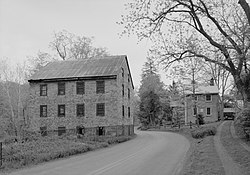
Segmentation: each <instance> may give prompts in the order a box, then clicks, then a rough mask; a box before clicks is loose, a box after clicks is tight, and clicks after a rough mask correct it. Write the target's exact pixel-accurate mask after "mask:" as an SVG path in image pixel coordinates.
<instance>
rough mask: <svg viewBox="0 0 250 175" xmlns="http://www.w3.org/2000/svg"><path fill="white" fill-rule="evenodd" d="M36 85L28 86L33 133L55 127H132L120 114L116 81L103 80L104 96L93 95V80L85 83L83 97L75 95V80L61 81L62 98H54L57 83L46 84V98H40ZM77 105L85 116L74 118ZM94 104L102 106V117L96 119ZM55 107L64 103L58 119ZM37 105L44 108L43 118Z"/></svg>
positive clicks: (29, 111)
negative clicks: (83, 105) (83, 111)
mask: <svg viewBox="0 0 250 175" xmlns="http://www.w3.org/2000/svg"><path fill="white" fill-rule="evenodd" d="M40 84H44V83H30V101H29V106H28V118H29V121H30V127H31V128H32V129H33V130H34V131H39V130H40V127H43V126H46V127H47V130H57V128H58V127H66V129H75V128H76V127H77V126H84V127H95V126H110V125H121V124H124V125H126V124H132V123H131V122H130V120H124V119H123V117H122V114H121V112H120V101H121V98H120V95H121V94H120V93H121V90H120V86H119V85H118V84H117V79H106V80H105V93H104V94H96V81H94V80H88V81H85V94H83V95H78V94H76V81H66V82H65V95H58V83H57V82H48V83H46V84H47V89H48V91H47V96H40ZM131 98H132V96H131ZM81 103H84V104H85V116H84V117H77V116H76V105H77V104H81ZM96 103H105V116H103V117H101V116H96ZM59 104H65V117H58V105H59ZM40 105H47V117H40ZM131 114H132V112H131ZM131 118H132V117H131Z"/></svg>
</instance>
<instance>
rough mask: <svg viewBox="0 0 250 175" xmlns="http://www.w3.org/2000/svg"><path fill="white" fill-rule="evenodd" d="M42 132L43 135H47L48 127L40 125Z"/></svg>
mask: <svg viewBox="0 0 250 175" xmlns="http://www.w3.org/2000/svg"><path fill="white" fill-rule="evenodd" d="M40 133H41V136H43V137H44V136H47V135H48V134H47V127H46V126H44V127H40Z"/></svg>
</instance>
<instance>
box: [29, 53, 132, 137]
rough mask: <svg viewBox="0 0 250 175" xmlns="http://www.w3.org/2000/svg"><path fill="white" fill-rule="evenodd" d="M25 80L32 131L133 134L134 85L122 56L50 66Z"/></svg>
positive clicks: (45, 132) (71, 61)
mask: <svg viewBox="0 0 250 175" xmlns="http://www.w3.org/2000/svg"><path fill="white" fill-rule="evenodd" d="M28 81H29V84H30V100H29V105H28V118H29V121H30V128H32V130H33V131H40V132H41V133H42V134H43V135H47V134H48V133H50V132H53V131H54V132H55V131H56V132H58V135H61V134H62V133H65V132H75V131H76V132H77V133H79V134H84V135H122V134H125V135H130V134H133V131H134V130H133V112H132V111H133V90H134V86H133V81H132V76H131V73H130V69H129V64H128V59H127V56H125V55H122V56H108V57H105V58H101V59H88V60H69V61H56V62H52V63H49V64H48V65H46V66H45V67H44V68H42V69H41V70H39V71H38V72H37V73H35V74H34V76H32V78H31V79H30V80H28Z"/></svg>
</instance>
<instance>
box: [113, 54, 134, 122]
mask: <svg viewBox="0 0 250 175" xmlns="http://www.w3.org/2000/svg"><path fill="white" fill-rule="evenodd" d="M122 68H123V70H124V76H122ZM128 79H129V80H128ZM117 81H118V89H119V90H118V92H119V93H118V99H119V100H118V113H119V114H120V115H121V116H122V105H124V108H125V111H124V117H122V118H121V119H122V120H121V121H120V122H119V124H120V125H121V124H124V125H131V124H133V113H134V112H133V110H134V106H133V97H134V89H133V86H132V80H131V76H130V75H129V69H128V66H127V62H126V60H125V59H124V61H123V64H122V67H121V69H120V72H119V73H118V75H117ZM122 85H124V96H123V95H122ZM128 89H130V98H128ZM128 107H130V117H129V116H128Z"/></svg>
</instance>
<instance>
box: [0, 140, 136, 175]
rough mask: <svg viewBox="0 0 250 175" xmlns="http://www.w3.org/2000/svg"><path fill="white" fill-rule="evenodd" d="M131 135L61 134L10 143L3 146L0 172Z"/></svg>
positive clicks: (96, 147)
mask: <svg viewBox="0 0 250 175" xmlns="http://www.w3.org/2000/svg"><path fill="white" fill-rule="evenodd" d="M133 137H134V136H119V137H99V138H97V137H95V138H92V139H89V138H88V139H86V138H75V137H70V136H63V137H45V138H40V139H38V140H31V141H27V142H23V143H22V142H15V143H10V144H7V145H5V146H4V147H3V165H2V167H1V168H0V172H10V171H12V170H15V169H19V168H23V167H25V166H30V165H35V164H38V163H42V162H47V161H50V160H55V159H59V158H65V157H68V156H71V155H76V154H81V153H84V152H87V151H91V150H95V149H99V148H104V147H108V146H109V145H111V144H116V143H121V142H125V141H127V140H130V139H132V138H133Z"/></svg>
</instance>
